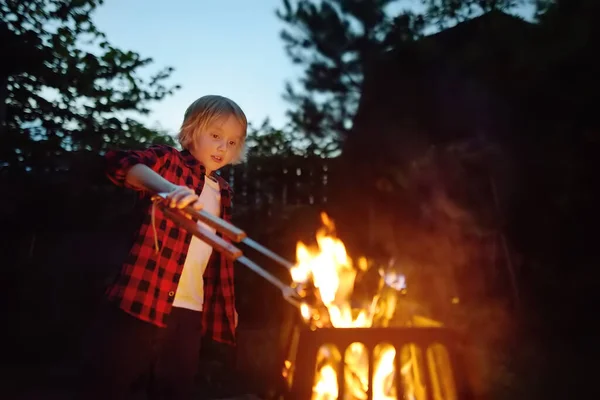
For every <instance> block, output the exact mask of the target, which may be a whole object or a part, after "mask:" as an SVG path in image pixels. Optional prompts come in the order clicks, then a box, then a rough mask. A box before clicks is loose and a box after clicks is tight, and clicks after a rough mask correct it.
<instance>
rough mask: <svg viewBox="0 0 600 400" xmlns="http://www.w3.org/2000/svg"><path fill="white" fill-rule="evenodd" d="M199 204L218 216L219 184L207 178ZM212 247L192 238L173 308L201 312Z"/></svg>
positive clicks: (202, 225)
mask: <svg viewBox="0 0 600 400" xmlns="http://www.w3.org/2000/svg"><path fill="white" fill-rule="evenodd" d="M200 202H201V203H202V204H203V205H204V210H205V211H207V212H209V213H211V214H213V215H216V216H219V213H220V209H221V195H220V191H219V183H218V182H216V181H213V180H212V179H211V178H209V177H208V176H207V177H206V178H205V179H204V187H203V188H202V192H201V193H200ZM198 225H199V226H200V227H202V228H204V229H207V230H209V231H211V232H213V233H214V232H215V229H214V228H211V227H210V226H208V225H206V224H205V223H203V222H201V221H198ZM212 250H213V249H212V247H211V246H209V245H208V244H206V243H205V242H203V241H202V240H200V239H198V238H197V237H196V236H192V241H191V242H190V247H189V250H188V253H187V256H186V258H185V263H184V265H183V271H182V273H181V278H180V279H179V284H178V285H177V292H176V293H175V299H174V300H173V307H181V308H187V309H190V310H194V311H202V305H203V303H204V280H203V276H204V271H205V270H206V265H207V264H208V260H209V259H210V255H211V254H212Z"/></svg>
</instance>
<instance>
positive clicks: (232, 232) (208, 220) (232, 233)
mask: <svg viewBox="0 0 600 400" xmlns="http://www.w3.org/2000/svg"><path fill="white" fill-rule="evenodd" d="M157 196H158V197H160V198H161V199H163V200H165V199H166V198H167V194H166V193H158V194H157ZM182 210H183V211H184V212H185V213H187V214H189V215H191V216H194V217H196V218H200V219H201V220H202V222H204V223H205V224H206V225H208V226H211V227H213V228H215V229H216V230H217V231H219V232H221V233H222V234H223V235H225V236H227V237H228V238H229V239H231V240H233V241H234V242H241V241H242V240H244V239H245V238H246V237H247V236H248V235H247V234H246V232H244V231H243V230H241V229H240V228H238V227H237V226H235V225H233V224H231V223H229V222H227V221H225V220H224V219H222V218H219V217H217V216H215V215H213V214H211V213H209V212H207V211H204V210H196V209H195V208H193V207H191V206H187V207H184V208H183V209H182Z"/></svg>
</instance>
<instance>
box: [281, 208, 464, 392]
mask: <svg viewBox="0 0 600 400" xmlns="http://www.w3.org/2000/svg"><path fill="white" fill-rule="evenodd" d="M321 220H322V223H323V226H322V228H321V229H319V230H318V232H317V234H316V239H317V246H316V248H309V247H308V246H307V245H305V244H304V243H302V242H299V243H298V245H297V252H296V256H297V264H296V265H295V266H294V267H293V268H292V269H291V271H290V272H291V276H292V279H293V281H294V282H295V284H296V285H298V289H299V291H301V292H303V293H304V294H305V296H306V298H307V299H310V300H311V301H310V302H308V301H307V302H304V303H303V304H302V306H301V316H302V319H303V323H302V324H300V325H298V326H296V327H295V329H294V331H293V334H292V338H291V339H290V344H289V349H288V352H287V360H286V361H285V363H284V370H283V376H284V378H285V380H286V383H287V386H288V389H289V390H290V392H289V393H288V394H289V395H290V397H291V398H302V399H304V398H306V399H308V398H311V399H313V400H333V399H373V400H391V399H419V400H420V399H427V398H433V399H436V400H437V399H457V398H458V397H457V394H458V389H459V388H457V387H456V384H455V382H458V381H459V379H460V378H461V376H459V375H460V371H456V368H452V366H455V365H456V363H457V362H458V360H457V358H456V356H455V354H454V351H453V350H454V348H455V343H454V338H453V336H452V335H451V334H450V333H449V332H448V331H447V330H446V329H443V328H440V326H441V324H440V323H437V322H436V321H431V320H428V319H426V318H423V317H421V318H420V319H419V320H413V321H412V324H411V325H412V327H410V328H408V327H391V328H389V327H388V326H389V325H390V321H391V320H392V318H393V316H394V314H395V311H396V307H397V304H398V302H397V297H398V295H400V294H402V293H405V290H406V286H405V285H406V282H405V279H404V276H403V275H401V274H399V273H397V271H387V270H386V269H384V268H379V271H378V272H379V278H380V279H379V286H378V288H377V293H375V294H374V295H373V297H372V298H371V299H369V301H368V302H367V303H364V304H358V303H357V302H356V301H355V299H353V298H352V294H353V291H354V287H355V280H356V278H357V276H358V275H359V273H361V272H365V271H366V270H367V267H368V262H367V260H366V259H364V258H360V259H358V260H357V261H356V262H354V261H353V260H351V259H350V257H349V256H348V254H347V252H346V248H345V246H344V243H343V242H342V241H341V240H339V239H338V238H337V237H336V234H335V225H334V223H333V221H331V220H330V219H329V217H328V216H327V215H326V214H324V213H323V214H321ZM418 321H421V322H420V323H419V322H418ZM422 321H425V323H423V322H422ZM424 325H429V327H424ZM419 326H420V327H419ZM340 328H341V329H340ZM300 349H301V350H300ZM423 353H424V354H423ZM286 397H287V396H286ZM460 398H463V397H460Z"/></svg>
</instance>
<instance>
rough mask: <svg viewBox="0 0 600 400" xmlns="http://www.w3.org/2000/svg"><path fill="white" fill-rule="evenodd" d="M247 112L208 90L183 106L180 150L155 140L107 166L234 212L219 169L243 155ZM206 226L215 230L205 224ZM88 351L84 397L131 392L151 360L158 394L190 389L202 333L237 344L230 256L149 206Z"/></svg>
mask: <svg viewBox="0 0 600 400" xmlns="http://www.w3.org/2000/svg"><path fill="white" fill-rule="evenodd" d="M246 128H247V121H246V117H245V115H244V113H243V111H242V110H241V109H240V107H239V106H238V105H237V104H236V103H234V102H233V101H231V100H230V99H227V98H225V97H221V96H204V97H201V98H199V99H198V100H196V101H195V102H194V103H192V104H191V105H190V106H189V107H188V109H187V111H186V112H185V116H184V121H183V124H182V126H181V130H180V132H179V137H178V139H179V142H180V144H181V146H182V148H183V151H181V152H179V151H177V150H176V149H174V148H172V147H169V146H165V145H155V146H151V147H149V148H148V149H147V150H142V151H112V152H109V153H108V154H107V156H106V159H107V162H108V169H107V175H108V177H109V178H110V180H111V181H112V182H114V183H115V184H117V185H122V186H125V187H129V188H132V189H134V190H137V191H139V192H140V194H141V195H142V196H151V195H152V194H153V193H168V196H167V199H168V200H167V201H168V203H169V205H170V206H171V207H178V208H183V207H185V206H188V205H191V206H193V207H194V208H196V209H201V208H203V209H204V210H206V211H208V212H210V213H212V214H214V215H217V216H220V217H221V218H223V219H225V220H230V219H231V195H232V193H231V190H230V188H229V185H228V184H227V182H226V181H225V180H224V179H223V178H221V177H220V176H217V175H215V171H217V170H218V169H219V168H222V167H224V166H226V165H227V164H230V163H236V162H239V161H240V160H241V158H242V157H243V151H244V144H245V136H246ZM203 227H204V228H205V229H210V230H211V231H212V232H214V231H215V230H214V229H213V228H210V227H208V226H206V225H204V224H203ZM106 294H107V299H108V302H107V304H106V307H103V308H104V309H103V310H102V311H101V315H100V318H98V320H97V323H96V325H95V327H94V331H95V332H94V333H93V334H94V335H95V336H97V338H98V339H99V340H95V341H94V342H93V345H92V346H91V347H90V353H89V354H88V356H87V357H86V360H87V362H86V368H85V373H84V374H85V376H87V378H85V384H84V387H85V389H84V392H86V393H85V394H84V398H86V399H89V398H98V399H122V398H129V390H130V388H131V384H132V382H133V381H134V380H135V379H136V378H137V377H139V376H140V375H142V374H143V373H144V372H146V371H147V370H148V368H149V366H150V365H151V364H153V365H154V369H153V385H152V390H151V392H152V393H151V396H152V398H165V399H184V398H189V396H190V394H191V392H192V391H193V385H194V376H195V374H196V372H197V368H198V361H199V360H198V355H199V351H200V337H201V336H205V335H207V336H209V337H212V339H213V340H215V341H219V342H222V343H229V344H234V341H235V328H236V326H237V312H236V310H235V297H234V280H233V263H232V262H231V261H230V260H227V259H226V258H225V257H224V256H223V255H222V254H219V253H217V252H215V251H213V250H212V248H211V247H210V246H209V245H207V244H206V243H204V242H202V241H201V240H199V239H197V238H196V237H195V236H193V235H191V234H190V233H188V232H187V231H185V230H183V229H181V228H179V227H178V226H177V225H176V224H175V223H174V222H172V221H171V220H169V219H168V218H166V217H165V216H164V214H163V213H162V212H161V211H160V209H159V208H153V207H152V206H151V205H149V206H148V208H147V212H146V215H145V219H144V222H143V223H142V225H141V227H140V229H139V231H138V232H137V234H136V236H135V242H134V244H133V246H132V248H131V250H130V251H129V255H128V257H127V259H126V260H125V262H124V264H123V266H122V269H121V271H120V274H119V275H118V277H117V279H116V280H115V281H114V282H113V283H112V284H111V285H110V286H109V287H108V288H107V291H106Z"/></svg>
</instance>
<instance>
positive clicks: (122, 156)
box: [106, 145, 201, 209]
mask: <svg viewBox="0 0 600 400" xmlns="http://www.w3.org/2000/svg"><path fill="white" fill-rule="evenodd" d="M172 155H173V149H172V148H171V147H169V146H165V145H154V146H150V147H149V148H147V149H145V150H129V151H123V150H112V151H109V152H108V153H107V154H106V161H107V170H106V174H107V176H108V178H109V179H110V180H111V181H112V182H113V183H114V184H115V185H117V186H125V187H128V188H131V189H134V190H139V191H144V192H149V193H165V192H166V193H169V195H168V196H167V198H168V199H170V200H171V202H170V205H171V206H172V207H180V208H183V207H185V206H187V205H189V204H192V203H193V206H194V207H195V208H197V209H200V208H201V204H199V203H198V201H197V200H198V196H197V195H196V194H195V192H194V190H193V189H191V188H188V187H186V186H177V185H175V184H174V183H172V182H169V181H168V180H166V179H165V178H163V177H162V176H161V175H160V171H161V170H162V169H163V166H164V165H165V164H166V163H167V161H169V160H170V159H171V158H172Z"/></svg>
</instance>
